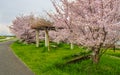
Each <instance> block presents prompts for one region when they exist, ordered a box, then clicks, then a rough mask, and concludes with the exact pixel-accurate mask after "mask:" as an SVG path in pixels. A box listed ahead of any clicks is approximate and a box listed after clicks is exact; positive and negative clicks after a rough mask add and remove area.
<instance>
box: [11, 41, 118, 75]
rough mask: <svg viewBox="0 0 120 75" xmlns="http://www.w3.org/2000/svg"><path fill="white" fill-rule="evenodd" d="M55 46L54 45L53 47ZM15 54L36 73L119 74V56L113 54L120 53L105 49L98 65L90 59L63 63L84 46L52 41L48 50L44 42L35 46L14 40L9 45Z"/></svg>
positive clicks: (50, 74)
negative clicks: (37, 46) (72, 47)
mask: <svg viewBox="0 0 120 75" xmlns="http://www.w3.org/2000/svg"><path fill="white" fill-rule="evenodd" d="M54 46H56V47H54ZM11 47H12V49H13V51H14V52H15V54H16V55H17V56H18V57H19V58H20V59H21V60H22V61H23V62H24V63H25V64H26V65H27V66H28V67H29V68H30V69H31V70H32V71H33V72H34V73H35V74H36V75H120V58H119V57H116V56H113V55H112V54H114V55H117V54H118V53H120V51H119V50H117V51H118V52H117V53H114V52H113V51H107V53H106V54H104V55H103V56H102V58H101V61H100V63H99V64H98V65H93V64H92V63H91V60H90V59H89V60H84V61H80V62H77V63H73V64H65V62H67V61H68V60H70V58H72V56H73V55H74V54H78V53H83V52H84V48H82V47H77V46H75V48H74V50H70V47H69V45H68V44H64V43H62V44H60V45H56V44H55V43H52V47H51V51H50V52H48V51H47V49H46V48H45V47H44V43H43V42H42V43H40V47H39V48H36V47H35V44H30V45H26V44H22V43H19V42H15V43H13V44H12V45H11Z"/></svg>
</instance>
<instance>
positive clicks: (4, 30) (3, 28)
mask: <svg viewBox="0 0 120 75" xmlns="http://www.w3.org/2000/svg"><path fill="white" fill-rule="evenodd" d="M0 35H11V33H10V30H9V27H8V25H2V24H0Z"/></svg>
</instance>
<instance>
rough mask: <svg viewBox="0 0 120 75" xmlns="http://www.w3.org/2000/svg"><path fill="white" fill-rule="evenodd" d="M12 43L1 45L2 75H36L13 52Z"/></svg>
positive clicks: (0, 62)
mask: <svg viewBox="0 0 120 75" xmlns="http://www.w3.org/2000/svg"><path fill="white" fill-rule="evenodd" d="M12 42H13V41H7V42H1V43H0V75H34V74H33V73H32V72H31V71H30V70H29V69H28V68H27V67H26V66H25V65H24V64H23V63H22V62H21V61H20V60H19V59H18V58H17V57H16V56H15V55H14V53H13V52H12V51H11V49H10V47H9V45H10V44H11V43H12Z"/></svg>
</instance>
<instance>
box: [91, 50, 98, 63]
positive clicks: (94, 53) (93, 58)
mask: <svg viewBox="0 0 120 75" xmlns="http://www.w3.org/2000/svg"><path fill="white" fill-rule="evenodd" d="M99 60H100V56H99V49H94V50H93V54H92V61H93V63H94V64H98V63H99Z"/></svg>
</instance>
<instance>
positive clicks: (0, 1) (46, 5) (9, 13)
mask: <svg viewBox="0 0 120 75" xmlns="http://www.w3.org/2000/svg"><path fill="white" fill-rule="evenodd" d="M44 10H46V11H52V10H53V6H52V3H51V2H50V0H0V35H11V33H10V31H9V28H8V26H10V25H12V21H13V20H14V19H15V17H16V16H19V15H21V14H30V13H33V14H37V15H41V14H44V13H45V12H44Z"/></svg>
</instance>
